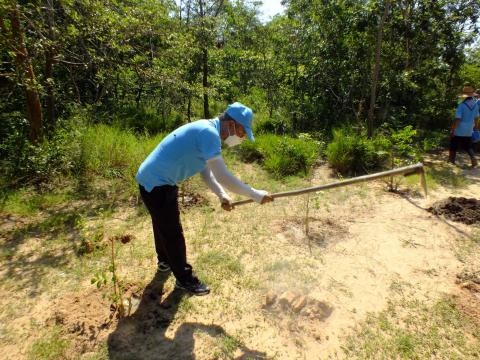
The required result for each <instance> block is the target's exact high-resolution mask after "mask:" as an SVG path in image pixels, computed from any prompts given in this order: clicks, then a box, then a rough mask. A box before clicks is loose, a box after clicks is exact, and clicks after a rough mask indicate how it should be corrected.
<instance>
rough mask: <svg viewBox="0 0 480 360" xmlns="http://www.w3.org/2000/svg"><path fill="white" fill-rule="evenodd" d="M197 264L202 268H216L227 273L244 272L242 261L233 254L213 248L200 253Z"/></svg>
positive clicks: (239, 273) (237, 273)
mask: <svg viewBox="0 0 480 360" xmlns="http://www.w3.org/2000/svg"><path fill="white" fill-rule="evenodd" d="M196 264H197V265H198V267H199V268H202V269H215V271H219V272H221V273H224V274H225V275H241V274H242V273H243V266H242V263H241V262H240V261H239V260H238V259H237V258H234V257H233V256H230V255H228V254H226V253H224V252H222V251H219V250H211V251H208V252H206V253H203V254H200V255H199V256H198V257H197V261H196Z"/></svg>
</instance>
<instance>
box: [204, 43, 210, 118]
mask: <svg viewBox="0 0 480 360" xmlns="http://www.w3.org/2000/svg"><path fill="white" fill-rule="evenodd" d="M203 116H204V118H205V119H209V118H210V111H209V110H208V50H207V49H203Z"/></svg>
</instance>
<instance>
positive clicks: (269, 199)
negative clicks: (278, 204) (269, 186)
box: [260, 194, 273, 205]
mask: <svg viewBox="0 0 480 360" xmlns="http://www.w3.org/2000/svg"><path fill="white" fill-rule="evenodd" d="M272 201H273V196H272V195H270V194H267V195H265V196H264V197H263V198H262V201H260V204H262V205H263V204H266V203H269V202H272Z"/></svg>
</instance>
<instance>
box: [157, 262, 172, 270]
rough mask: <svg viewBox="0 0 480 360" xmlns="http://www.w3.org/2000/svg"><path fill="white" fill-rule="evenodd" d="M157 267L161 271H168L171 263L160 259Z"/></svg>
mask: <svg viewBox="0 0 480 360" xmlns="http://www.w3.org/2000/svg"><path fill="white" fill-rule="evenodd" d="M157 269H158V271H160V272H167V271H170V265H168V263H166V262H165V261H159V262H158V264H157Z"/></svg>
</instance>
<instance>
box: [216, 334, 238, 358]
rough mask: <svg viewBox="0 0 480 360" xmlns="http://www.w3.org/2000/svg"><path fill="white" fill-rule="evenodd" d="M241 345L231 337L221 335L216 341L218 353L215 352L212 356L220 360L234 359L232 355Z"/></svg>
mask: <svg viewBox="0 0 480 360" xmlns="http://www.w3.org/2000/svg"><path fill="white" fill-rule="evenodd" d="M241 345H242V344H241V342H240V341H239V340H237V339H236V338H234V337H233V336H230V335H223V336H221V337H220V338H219V340H218V347H219V348H220V351H217V352H216V353H215V355H214V356H216V358H220V359H229V360H230V359H234V358H235V357H234V353H235V351H236V350H237V349H238V348H239V347H240V346H241Z"/></svg>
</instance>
